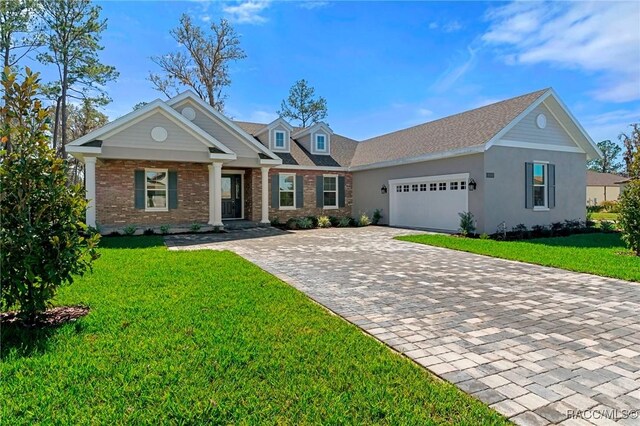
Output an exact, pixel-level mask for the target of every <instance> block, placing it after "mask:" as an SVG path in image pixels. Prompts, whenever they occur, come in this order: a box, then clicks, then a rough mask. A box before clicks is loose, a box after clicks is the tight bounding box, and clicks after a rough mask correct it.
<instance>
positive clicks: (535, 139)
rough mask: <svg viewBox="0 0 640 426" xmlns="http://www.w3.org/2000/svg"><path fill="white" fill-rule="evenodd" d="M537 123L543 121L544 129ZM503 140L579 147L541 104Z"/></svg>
mask: <svg viewBox="0 0 640 426" xmlns="http://www.w3.org/2000/svg"><path fill="white" fill-rule="evenodd" d="M539 117H540V118H539ZM542 117H544V118H542ZM537 121H541V122H542V123H543V124H544V127H543V128H541V127H540V126H538V123H537ZM501 139H502V140H507V141H517V142H529V143H537V144H541V145H555V146H564V147H577V145H576V144H575V142H573V140H572V139H571V137H570V136H569V135H568V133H567V132H566V131H565V130H564V129H563V128H562V126H561V125H560V123H559V122H558V120H556V118H555V117H554V116H553V114H552V113H551V111H550V110H549V108H547V107H546V106H545V105H544V104H540V105H538V106H537V107H536V108H534V109H533V111H531V112H530V113H529V114H527V115H526V116H525V117H523V118H522V120H520V121H519V122H518V123H517V124H516V125H515V126H514V127H513V128H512V129H511V130H509V131H508V132H507V133H506V134H505V135H504V136H503V137H502V138H501Z"/></svg>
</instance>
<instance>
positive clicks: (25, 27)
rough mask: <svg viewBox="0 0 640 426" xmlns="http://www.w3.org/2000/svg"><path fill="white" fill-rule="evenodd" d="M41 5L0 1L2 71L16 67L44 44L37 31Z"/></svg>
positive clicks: (19, 0)
mask: <svg viewBox="0 0 640 426" xmlns="http://www.w3.org/2000/svg"><path fill="white" fill-rule="evenodd" d="M38 11H39V4H38V3H37V2H36V1H33V0H0V49H1V50H2V69H4V68H7V67H10V68H13V67H15V66H16V65H17V64H18V63H19V62H20V60H21V59H22V58H24V57H25V56H27V55H28V54H29V53H30V52H32V51H33V50H34V49H36V48H37V47H38V46H40V45H41V44H42V37H41V36H40V35H39V34H38V31H37V30H36V29H35V20H36V16H37V13H38Z"/></svg>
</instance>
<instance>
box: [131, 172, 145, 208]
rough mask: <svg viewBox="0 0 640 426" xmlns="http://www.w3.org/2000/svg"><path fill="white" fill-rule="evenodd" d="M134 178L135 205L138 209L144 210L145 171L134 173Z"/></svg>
mask: <svg viewBox="0 0 640 426" xmlns="http://www.w3.org/2000/svg"><path fill="white" fill-rule="evenodd" d="M133 177H134V188H135V190H134V205H135V208H136V209H144V170H136V171H135V172H133Z"/></svg>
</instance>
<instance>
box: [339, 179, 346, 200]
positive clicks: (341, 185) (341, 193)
mask: <svg viewBox="0 0 640 426" xmlns="http://www.w3.org/2000/svg"><path fill="white" fill-rule="evenodd" d="M345 192H346V191H345V184H344V176H338V207H344V205H345V203H344V198H345Z"/></svg>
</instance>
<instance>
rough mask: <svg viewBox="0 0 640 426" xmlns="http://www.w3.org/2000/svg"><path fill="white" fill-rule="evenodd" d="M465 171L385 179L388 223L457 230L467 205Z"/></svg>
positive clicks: (409, 226) (467, 178)
mask: <svg viewBox="0 0 640 426" xmlns="http://www.w3.org/2000/svg"><path fill="white" fill-rule="evenodd" d="M468 180H469V174H468V173H459V174H452V175H441V176H423V177H417V178H407V179H394V180H390V181H389V192H390V198H389V224H390V225H391V226H399V227H408V228H428V229H436V230H443V231H452V232H456V231H458V228H459V227H460V216H458V213H461V212H466V211H468V208H469V193H468V190H467V182H468Z"/></svg>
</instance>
